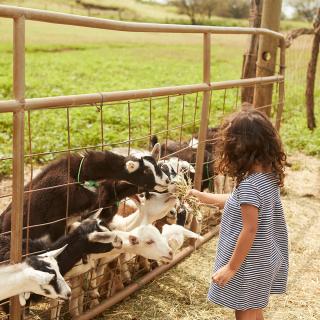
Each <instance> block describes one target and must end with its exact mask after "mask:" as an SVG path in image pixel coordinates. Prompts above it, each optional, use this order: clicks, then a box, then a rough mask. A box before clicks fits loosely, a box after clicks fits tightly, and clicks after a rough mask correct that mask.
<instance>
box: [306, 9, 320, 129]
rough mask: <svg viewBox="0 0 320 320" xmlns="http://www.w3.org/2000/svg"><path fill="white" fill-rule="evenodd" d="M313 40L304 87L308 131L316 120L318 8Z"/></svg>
mask: <svg viewBox="0 0 320 320" xmlns="http://www.w3.org/2000/svg"><path fill="white" fill-rule="evenodd" d="M313 28H314V38H313V42H312V49H311V57H310V61H309V64H308V71H307V85H306V93H305V96H306V108H307V123H308V128H309V129H310V130H313V129H315V127H316V118H315V115H314V88H315V82H316V73H317V72H316V71H317V61H318V55H319V47H320V7H319V8H318V10H317V15H316V17H315V20H314V23H313Z"/></svg>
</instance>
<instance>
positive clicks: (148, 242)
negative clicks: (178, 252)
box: [146, 240, 154, 245]
mask: <svg viewBox="0 0 320 320" xmlns="http://www.w3.org/2000/svg"><path fill="white" fill-rule="evenodd" d="M146 243H147V244H149V245H150V244H153V243H154V241H153V240H148V241H147V242H146Z"/></svg>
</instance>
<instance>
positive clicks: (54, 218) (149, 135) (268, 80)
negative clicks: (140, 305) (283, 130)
mask: <svg viewBox="0 0 320 320" xmlns="http://www.w3.org/2000/svg"><path fill="white" fill-rule="evenodd" d="M19 10H21V9H10V8H7V7H4V6H3V7H1V8H0V13H1V15H2V16H4V17H12V18H14V19H15V38H14V39H15V51H14V67H15V69H14V70H15V73H14V91H15V98H16V100H11V101H3V102H1V103H0V112H1V117H2V119H1V121H2V123H3V124H5V128H6V134H7V135H8V140H7V146H6V147H5V146H4V147H3V150H6V153H5V154H3V156H2V157H1V159H0V172H1V173H2V174H3V175H4V176H5V178H4V179H3V180H2V182H1V194H0V208H1V211H2V214H1V218H0V221H1V234H0V236H1V237H2V238H1V239H3V241H7V243H9V244H10V245H9V247H10V252H9V251H8V252H7V253H6V258H4V259H2V260H3V261H1V263H2V264H5V263H8V262H9V259H10V261H11V262H12V263H18V262H19V261H21V259H22V258H23V257H25V256H28V255H29V254H30V253H32V254H34V253H38V252H43V250H41V246H37V249H34V248H33V247H32V245H31V243H32V241H33V240H35V239H41V242H42V243H48V242H46V241H48V240H50V242H51V243H52V242H53V243H54V242H55V241H57V240H58V239H59V238H61V237H63V236H64V235H66V234H68V232H70V226H71V230H72V228H73V226H74V225H73V223H74V222H75V219H79V218H80V216H81V213H82V217H83V218H85V217H89V216H90V215H91V214H94V213H96V212H97V210H100V212H104V213H105V214H110V213H112V214H114V213H116V212H117V210H118V208H119V207H120V205H122V204H123V202H125V201H127V202H129V200H127V195H134V194H136V193H139V187H136V189H134V191H135V192H132V185H130V186H128V185H126V184H125V183H124V182H121V181H118V180H123V179H114V178H113V179H112V180H110V177H113V176H114V173H115V171H117V170H118V169H114V168H117V162H118V160H117V159H118V158H115V159H113V160H112V161H111V160H110V161H109V162H108V163H107V166H106V168H103V167H102V166H101V162H99V160H95V161H96V162H95V164H96V165H97V166H96V168H95V170H91V171H90V169H92V168H91V167H90V168H89V167H88V165H87V164H86V162H85V161H86V158H88V157H89V156H90V155H95V157H97V158H98V159H99V157H103V155H104V152H108V151H113V152H114V154H115V153H117V154H120V155H121V154H123V156H127V155H130V154H131V153H135V152H140V151H141V150H144V151H145V152H148V151H149V152H150V150H151V149H152V148H153V144H155V143H156V142H159V143H160V149H161V154H162V158H163V159H168V158H172V157H178V158H179V159H181V160H184V161H186V162H188V164H189V168H190V167H192V168H194V169H195V174H194V180H193V183H194V187H195V188H198V189H200V188H201V189H202V190H208V191H209V192H217V193H222V192H229V191H230V189H231V188H232V181H230V179H229V178H228V177H221V176H218V175H216V174H215V170H214V165H213V164H214V146H215V142H216V140H217V136H216V131H217V127H218V126H219V123H220V121H221V119H222V117H225V116H226V115H228V114H230V113H232V112H234V111H237V110H240V109H243V108H249V107H251V106H250V105H248V104H245V105H242V104H241V102H240V90H241V88H242V87H243V86H252V87H254V88H255V90H259V89H260V88H263V87H264V86H270V85H271V84H274V86H275V88H276V89H277V90H275V95H274V99H273V103H272V105H271V106H263V108H265V107H272V111H273V113H272V114H273V115H274V118H275V119H278V120H279V117H281V114H280V113H279V110H280V109H281V110H282V106H283V95H280V94H279V92H281V90H283V83H284V77H283V75H282V74H280V75H275V76H272V77H265V78H254V79H243V80H234V81H225V82H218V83H210V79H209V80H208V76H209V75H210V74H209V71H208V70H207V69H206V68H205V70H204V83H203V84H196V85H187V86H179V87H167V88H156V89H146V90H136V91H127V92H112V93H104V92H102V93H96V94H91V95H78V96H66V97H48V98H37V99H25V97H24V16H22V17H21V15H20V14H21V13H20V11H19ZM23 14H24V15H25V16H26V17H28V18H29V19H31V20H32V19H34V20H39V21H48V22H54V23H66V24H74V25H82V26H87V27H98V28H106V29H108V28H110V29H114V28H118V29H121V30H122V29H123V30H127V31H141V29H140V26H139V25H138V24H130V23H129V24H125V23H124V24H120V25H117V24H115V25H114V24H113V23H111V24H109V23H110V22H108V23H107V22H103V21H101V20H99V19H93V18H84V17H73V16H61V15H59V14H52V13H43V12H38V11H34V10H30V11H23ZM144 28H146V30H144V31H153V32H166V31H167V32H201V33H204V34H205V36H204V51H205V52H204V53H205V54H204V66H207V67H208V68H210V36H209V33H210V32H213V33H214V32H216V33H221V32H222V33H223V32H225V33H245V34H250V33H255V32H257V31H256V30H254V29H252V30H251V29H246V30H245V29H243V30H241V29H239V28H234V29H233V28H225V29H221V28H216V29H215V28H214V27H210V28H209V29H206V28H204V29H203V28H197V27H194V28H189V27H188V26H186V27H180V26H178V27H174V26H169V27H168V28H166V27H165V28H164V27H163V26H159V25H152V24H150V25H149V27H148V28H147V27H146V26H144ZM258 32H261V33H262V34H264V33H267V34H268V32H266V31H265V30H263V31H258ZM270 35H271V36H276V37H278V38H279V39H280V40H281V39H282V38H281V36H279V35H278V34H275V33H272V32H271V33H270ZM281 41H282V40H281ZM282 63H283V61H282V62H281V63H280V67H281V68H283V64H282ZM281 68H280V69H281ZM280 71H281V70H280ZM279 88H281V89H279ZM282 93H283V92H282ZM12 115H13V117H12ZM75 120H77V121H75ZM43 128H45V130H43ZM43 132H46V134H45V136H44V135H43ZM80 135H81V141H83V143H81V145H80V144H79V140H80V139H79V136H80ZM12 146H13V148H12ZM10 150H12V151H10ZM99 152H100V153H99ZM148 156H149V157H150V155H148ZM115 157H116V156H115ZM121 159H122V158H121ZM92 167H93V166H92ZM105 170H107V171H108V170H109V171H108V175H106V176H103V174H102V172H104V171H105ZM93 172H94V173H93ZM8 173H9V174H8ZM97 180H99V183H98V184H96V182H97ZM23 186H24V190H23ZM130 188H131V189H130ZM84 189H85V190H84ZM128 189H130V190H129V191H128ZM88 190H89V191H88ZM93 194H94V196H93ZM87 198H88V199H87ZM92 199H93V200H92ZM90 201H91V203H90ZM92 201H93V202H92ZM128 206H129V205H128ZM53 212H54V213H55V214H53ZM57 212H58V214H56V213H57ZM201 213H202V217H201V219H200V220H198V221H197V220H196V219H195V217H194V216H193V215H192V213H190V212H184V216H183V219H182V220H183V222H182V223H181V225H183V226H185V227H186V228H188V229H190V230H192V231H195V232H200V233H201V234H202V235H203V236H204V240H201V241H199V242H198V245H200V244H202V243H203V242H204V241H206V240H208V239H210V238H211V237H212V236H213V235H215V234H216V232H217V230H218V227H217V226H218V224H219V222H220V216H221V212H220V211H219V210H218V209H217V208H215V207H210V206H202V208H201ZM132 217H133V215H131V218H130V216H129V219H132ZM126 218H128V217H123V219H126ZM179 218H181V216H180V215H179V212H178V210H177V211H176V212H175V213H172V212H170V213H168V215H165V216H163V218H162V219H161V220H162V221H157V222H156V225H158V227H159V228H160V230H161V226H162V225H163V224H172V223H177V221H178V220H179ZM126 221H129V220H126ZM108 222H110V221H108ZM126 223H127V224H129V222H126ZM76 226H78V225H77V224H76ZM71 232H72V231H71ZM48 238H49V239H48ZM22 239H24V241H23V240H22ZM58 241H59V240H58ZM152 241H153V240H152ZM153 242H154V241H153ZM150 244H151V243H150ZM39 248H40V250H39ZM42 249H43V248H42ZM194 249H195V244H194V243H192V244H191V245H190V244H189V243H185V246H184V247H183V249H182V250H181V251H180V252H178V253H177V254H176V257H174V258H173V259H171V260H172V262H171V263H170V264H169V265H166V264H161V263H160V264H159V263H157V262H156V261H154V259H147V258H143V257H142V256H141V255H138V254H132V252H131V253H128V252H127V253H117V254H109V255H108V254H104V255H103V256H99V258H95V259H90V258H89V259H88V257H87V255H85V256H82V257H79V259H78V260H79V261H78V263H77V265H75V266H73V268H69V269H68V270H67V271H68V272H66V278H67V279H68V281H69V283H70V286H71V287H72V296H71V299H70V301H69V303H68V304H67V303H60V302H57V301H56V300H53V301H52V300H51V301H50V300H48V299H44V298H43V299H41V300H40V302H38V298H35V297H33V296H32V297H31V304H30V305H29V304H27V306H25V307H23V308H21V307H20V305H19V302H18V300H17V298H14V299H11V301H10V305H9V302H8V301H7V302H4V303H2V308H3V309H4V311H5V312H6V313H8V312H9V311H10V318H11V319H18V318H20V313H22V314H24V318H25V319H47V318H51V319H59V318H68V317H70V316H73V317H80V319H88V318H90V317H92V316H94V315H95V314H97V313H99V312H101V311H102V310H103V308H106V307H107V306H109V305H111V304H113V303H115V302H117V301H119V300H121V299H122V298H123V297H125V296H126V295H128V294H130V293H131V292H133V291H134V290H136V289H138V288H139V287H141V286H142V285H143V284H144V283H147V282H148V281H150V280H151V279H152V277H154V276H155V275H157V274H159V273H160V272H163V271H165V270H167V269H168V268H170V267H171V266H173V265H174V264H175V263H178V262H179V261H180V260H181V259H182V258H183V257H185V256H187V255H189V254H191V253H192V251H193V250H194ZM20 298H21V297H20ZM29 301H30V300H29ZM9 306H10V310H8V309H9V308H8V307H9ZM5 318H6V315H5V314H3V315H0V319H5Z"/></svg>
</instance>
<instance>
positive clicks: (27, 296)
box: [19, 292, 30, 306]
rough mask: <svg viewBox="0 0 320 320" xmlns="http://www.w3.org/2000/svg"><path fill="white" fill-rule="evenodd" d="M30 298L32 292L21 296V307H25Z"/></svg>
mask: <svg viewBox="0 0 320 320" xmlns="http://www.w3.org/2000/svg"><path fill="white" fill-rule="evenodd" d="M29 298H30V292H23V293H20V294H19V302H20V305H21V306H25V305H26V303H27V300H28V299H29Z"/></svg>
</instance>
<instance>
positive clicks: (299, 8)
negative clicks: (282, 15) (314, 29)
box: [289, 0, 320, 22]
mask: <svg viewBox="0 0 320 320" xmlns="http://www.w3.org/2000/svg"><path fill="white" fill-rule="evenodd" d="M289 4H290V5H291V6H292V7H293V8H294V9H295V11H296V18H299V19H303V20H307V21H309V22H312V21H313V19H314V17H315V15H316V12H317V8H318V7H320V1H319V0H290V1H289Z"/></svg>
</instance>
